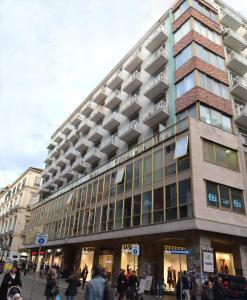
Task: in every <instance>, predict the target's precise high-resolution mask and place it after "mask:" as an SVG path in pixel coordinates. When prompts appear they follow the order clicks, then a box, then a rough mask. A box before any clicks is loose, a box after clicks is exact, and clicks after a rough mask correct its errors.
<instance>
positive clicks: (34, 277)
mask: <svg viewBox="0 0 247 300" xmlns="http://www.w3.org/2000/svg"><path fill="white" fill-rule="evenodd" d="M40 251H41V246H39V253H38V262H39V256H40ZM37 267H38V263H37V266H36V269H35V271H34V276H33V282H32V288H31V294H30V300H32V296H33V288H34V283H35V279H36V271H37Z"/></svg>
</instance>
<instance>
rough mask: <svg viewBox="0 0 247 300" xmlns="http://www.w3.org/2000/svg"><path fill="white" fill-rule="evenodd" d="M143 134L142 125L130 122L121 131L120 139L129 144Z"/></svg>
mask: <svg viewBox="0 0 247 300" xmlns="http://www.w3.org/2000/svg"><path fill="white" fill-rule="evenodd" d="M140 134H141V126H140V123H139V122H137V121H132V122H130V123H129V124H128V125H127V126H125V127H124V128H123V129H121V130H120V131H119V135H118V136H119V138H120V139H121V140H122V141H124V142H126V143H129V142H131V141H132V140H134V139H136V138H137V137H138V136H140Z"/></svg>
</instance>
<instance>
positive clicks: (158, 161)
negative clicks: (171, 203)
mask: <svg viewBox="0 0 247 300" xmlns="http://www.w3.org/2000/svg"><path fill="white" fill-rule="evenodd" d="M163 165H164V163H163V150H159V151H156V152H154V182H155V181H158V180H161V179H162V178H163Z"/></svg>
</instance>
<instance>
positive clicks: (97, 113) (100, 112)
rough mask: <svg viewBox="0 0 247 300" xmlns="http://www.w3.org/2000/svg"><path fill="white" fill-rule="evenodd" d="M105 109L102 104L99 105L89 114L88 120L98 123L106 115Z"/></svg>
mask: <svg viewBox="0 0 247 300" xmlns="http://www.w3.org/2000/svg"><path fill="white" fill-rule="evenodd" d="M106 113H107V109H106V108H105V107H104V106H101V105H99V106H98V107H97V108H96V109H95V110H94V111H93V112H92V115H91V116H90V120H91V121H92V122H95V123H96V124H98V123H99V122H100V121H101V120H102V119H103V118H104V117H105V115H106Z"/></svg>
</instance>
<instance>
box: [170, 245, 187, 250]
mask: <svg viewBox="0 0 247 300" xmlns="http://www.w3.org/2000/svg"><path fill="white" fill-rule="evenodd" d="M170 250H188V249H186V248H183V247H177V246H169V245H165V246H164V251H170Z"/></svg>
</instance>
